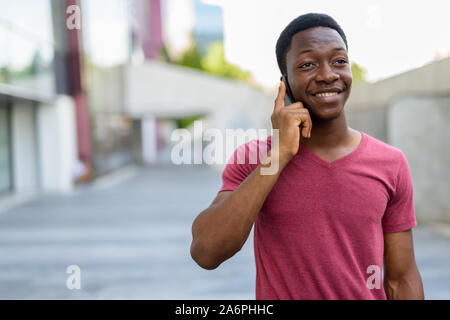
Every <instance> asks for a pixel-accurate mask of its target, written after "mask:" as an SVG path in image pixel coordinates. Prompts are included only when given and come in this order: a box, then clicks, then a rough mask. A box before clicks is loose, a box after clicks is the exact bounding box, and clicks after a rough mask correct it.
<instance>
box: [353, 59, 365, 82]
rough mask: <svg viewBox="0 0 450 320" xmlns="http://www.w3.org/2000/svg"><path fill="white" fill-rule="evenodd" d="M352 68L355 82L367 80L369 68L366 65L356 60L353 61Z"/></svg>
mask: <svg viewBox="0 0 450 320" xmlns="http://www.w3.org/2000/svg"><path fill="white" fill-rule="evenodd" d="M351 70H352V75H353V83H354V84H359V83H365V82H366V74H367V70H366V69H365V68H364V67H362V66H360V65H359V64H357V63H356V62H352V64H351Z"/></svg>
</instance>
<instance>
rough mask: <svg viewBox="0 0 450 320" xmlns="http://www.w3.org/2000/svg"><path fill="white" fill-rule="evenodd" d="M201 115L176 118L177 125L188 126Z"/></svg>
mask: <svg viewBox="0 0 450 320" xmlns="http://www.w3.org/2000/svg"><path fill="white" fill-rule="evenodd" d="M201 117H202V116H187V117H184V118H179V119H177V120H176V122H177V127H178V128H180V129H182V128H187V127H189V126H190V125H191V124H192V123H194V121H195V120H198V119H200V118H201Z"/></svg>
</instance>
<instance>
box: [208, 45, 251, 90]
mask: <svg viewBox="0 0 450 320" xmlns="http://www.w3.org/2000/svg"><path fill="white" fill-rule="evenodd" d="M202 67H203V70H205V71H206V72H209V73H212V74H216V75H219V76H223V77H227V78H231V79H237V80H241V81H245V82H249V81H250V80H251V74H250V72H247V71H243V70H242V69H241V68H239V67H238V66H236V65H234V64H231V63H229V62H228V61H227V60H226V59H225V51H224V48H223V42H221V41H218V42H214V43H212V44H211V45H210V46H209V47H208V50H207V52H206V55H205V57H204V58H203V59H202Z"/></svg>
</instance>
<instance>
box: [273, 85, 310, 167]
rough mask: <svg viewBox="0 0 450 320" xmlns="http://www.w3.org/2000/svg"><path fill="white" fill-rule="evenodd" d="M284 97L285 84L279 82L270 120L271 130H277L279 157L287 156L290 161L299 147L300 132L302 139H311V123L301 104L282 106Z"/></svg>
mask: <svg viewBox="0 0 450 320" xmlns="http://www.w3.org/2000/svg"><path fill="white" fill-rule="evenodd" d="M285 95H286V84H285V83H284V82H283V81H281V82H280V88H279V89H278V96H277V98H276V99H275V105H274V108H273V112H272V116H271V117H270V118H271V120H272V128H273V129H279V154H280V156H287V157H288V158H289V159H291V158H292V157H293V156H295V154H296V153H297V152H298V148H299V147H300V132H301V135H302V136H303V137H304V138H310V137H311V129H312V121H311V117H310V115H309V111H308V109H306V108H305V107H304V106H303V103H302V102H295V103H293V104H291V105H289V106H284V97H285ZM272 152H273V149H272Z"/></svg>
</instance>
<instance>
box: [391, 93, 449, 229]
mask: <svg viewBox="0 0 450 320" xmlns="http://www.w3.org/2000/svg"><path fill="white" fill-rule="evenodd" d="M449 123H450V96H448V97H422V96H416V97H406V98H403V99H399V100H397V101H394V102H393V103H392V104H391V105H390V107H389V108H388V128H389V133H388V141H389V142H390V144H392V145H393V146H396V147H398V148H400V149H401V150H403V152H404V153H405V155H406V157H407V159H408V162H409V166H410V169H411V175H412V178H413V183H414V199H415V207H416V213H417V216H418V217H419V218H421V219H422V220H431V221H446V222H448V223H450V169H449V164H450V143H449V141H450V126H449Z"/></svg>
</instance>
